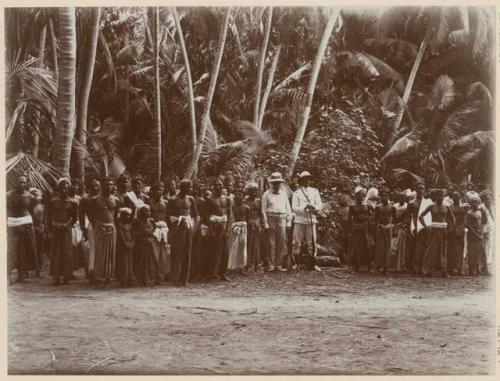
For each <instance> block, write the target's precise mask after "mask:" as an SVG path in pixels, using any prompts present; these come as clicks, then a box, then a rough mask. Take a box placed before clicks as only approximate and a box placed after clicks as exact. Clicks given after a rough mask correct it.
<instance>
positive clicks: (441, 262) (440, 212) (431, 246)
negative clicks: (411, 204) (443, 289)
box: [418, 189, 455, 277]
mask: <svg viewBox="0 0 500 381" xmlns="http://www.w3.org/2000/svg"><path fill="white" fill-rule="evenodd" d="M444 195H445V191H444V190H443V189H434V190H433V191H432V192H431V198H432V201H433V204H432V205H429V206H428V207H427V208H426V209H425V210H424V211H423V212H422V213H421V214H420V215H419V216H418V219H419V221H420V223H421V224H422V226H423V228H424V229H428V231H429V233H428V234H429V235H428V243H427V249H426V250H425V252H424V256H423V259H422V275H423V276H429V277H431V276H432V275H433V272H434V269H435V268H436V266H438V267H439V270H440V271H441V274H442V275H443V277H448V264H447V257H448V250H447V241H448V234H447V227H448V224H451V225H454V224H455V217H454V216H453V212H452V211H451V208H450V207H449V206H445V205H443V199H444ZM428 213H430V214H431V216H432V222H431V224H430V226H429V225H427V223H426V221H425V219H424V217H425V216H426V215H427V214H428Z"/></svg>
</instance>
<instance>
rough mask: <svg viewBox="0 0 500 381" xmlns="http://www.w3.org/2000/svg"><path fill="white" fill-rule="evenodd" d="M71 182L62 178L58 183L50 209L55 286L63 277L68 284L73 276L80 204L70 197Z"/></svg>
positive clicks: (51, 267)
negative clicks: (74, 243) (75, 226)
mask: <svg viewBox="0 0 500 381" xmlns="http://www.w3.org/2000/svg"><path fill="white" fill-rule="evenodd" d="M69 188H70V182H69V180H68V179H66V178H62V179H60V180H59V181H58V183H57V196H55V197H54V198H53V199H52V201H51V202H50V206H49V208H48V216H47V220H48V229H49V233H50V237H51V239H50V275H51V276H52V277H53V278H54V285H59V282H60V278H61V277H63V281H64V284H67V283H68V281H69V279H70V278H71V276H72V275H73V243H72V232H71V229H72V227H73V225H74V224H75V223H76V221H77V218H78V204H77V203H76V201H75V200H74V199H73V198H71V197H70V195H69V193H68V192H69Z"/></svg>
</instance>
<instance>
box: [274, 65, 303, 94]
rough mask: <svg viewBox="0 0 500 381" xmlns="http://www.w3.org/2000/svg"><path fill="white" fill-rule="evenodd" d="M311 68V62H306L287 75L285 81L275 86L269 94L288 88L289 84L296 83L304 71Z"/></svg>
mask: <svg viewBox="0 0 500 381" xmlns="http://www.w3.org/2000/svg"><path fill="white" fill-rule="evenodd" d="M311 66H312V64H311V62H308V63H306V64H304V65H302V66H301V67H299V68H298V69H297V70H295V71H294V72H293V73H292V74H290V75H288V76H287V77H286V78H285V79H283V80H281V81H280V83H278V84H277V85H276V87H275V88H274V90H273V91H272V92H271V94H272V93H273V92H277V91H280V90H281V89H283V88H284V87H286V86H288V85H289V84H290V83H291V82H294V81H298V79H299V78H300V77H301V76H302V75H303V74H304V72H305V71H307V70H309V69H311Z"/></svg>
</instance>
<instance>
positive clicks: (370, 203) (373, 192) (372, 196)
mask: <svg viewBox="0 0 500 381" xmlns="http://www.w3.org/2000/svg"><path fill="white" fill-rule="evenodd" d="M379 202H380V195H379V191H378V189H377V188H375V187H371V188H370V189H368V192H367V193H366V196H365V202H364V203H365V205H366V206H367V207H368V209H369V215H370V217H369V218H368V230H367V232H368V234H367V237H368V252H369V254H368V258H369V261H370V264H372V263H373V262H374V261H375V234H376V230H377V229H376V226H375V208H376V207H377V205H378V204H379Z"/></svg>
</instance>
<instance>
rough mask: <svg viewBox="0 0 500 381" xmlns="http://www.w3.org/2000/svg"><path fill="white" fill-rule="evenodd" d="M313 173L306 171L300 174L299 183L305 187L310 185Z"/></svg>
mask: <svg viewBox="0 0 500 381" xmlns="http://www.w3.org/2000/svg"><path fill="white" fill-rule="evenodd" d="M311 178H312V176H311V174H310V173H309V172H307V171H304V172H302V173H301V174H300V176H299V185H300V186H303V187H306V188H307V187H308V186H309V185H310V184H311Z"/></svg>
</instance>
